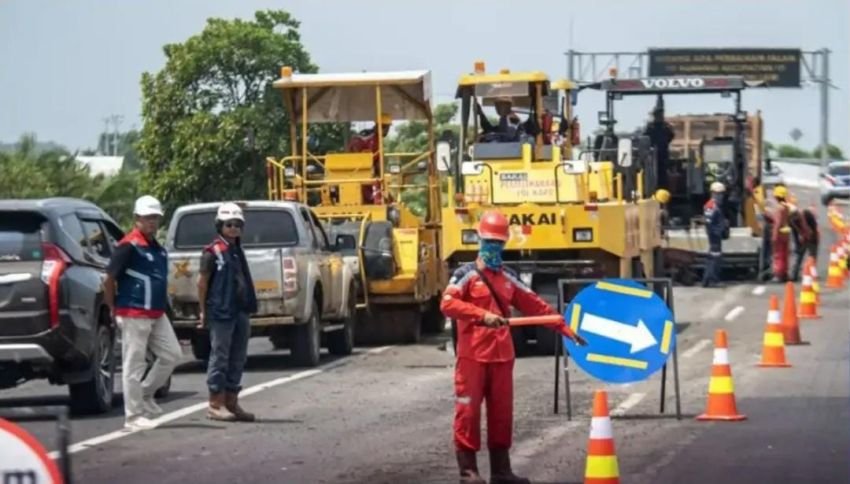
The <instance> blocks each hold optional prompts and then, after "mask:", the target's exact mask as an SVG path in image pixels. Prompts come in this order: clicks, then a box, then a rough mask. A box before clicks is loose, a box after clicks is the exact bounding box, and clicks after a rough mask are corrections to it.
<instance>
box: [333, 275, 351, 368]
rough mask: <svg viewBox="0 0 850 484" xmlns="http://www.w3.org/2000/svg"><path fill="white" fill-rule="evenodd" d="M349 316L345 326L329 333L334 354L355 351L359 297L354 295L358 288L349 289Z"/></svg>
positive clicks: (340, 354)
mask: <svg viewBox="0 0 850 484" xmlns="http://www.w3.org/2000/svg"><path fill="white" fill-rule="evenodd" d="M348 294H350V295H351V296H349V298H348V317H347V318H345V319H344V320H343V321H342V324H343V328H342V329H340V330H337V331H334V332H331V333H328V351H329V352H330V354H332V355H337V356H348V355H350V354H351V352H352V351H354V325H355V323H356V322H357V299H356V298H355V297H354V295H355V294H357V292H356V288H355V287H354V285H353V284H352V286H351V287H350V288H349V290H348Z"/></svg>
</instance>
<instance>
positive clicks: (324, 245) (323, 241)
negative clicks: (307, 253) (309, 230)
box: [310, 212, 330, 250]
mask: <svg viewBox="0 0 850 484" xmlns="http://www.w3.org/2000/svg"><path fill="white" fill-rule="evenodd" d="M310 219H311V220H312V222H313V232H314V233H315V234H316V239H317V240H318V241H319V248H320V249H322V250H328V246H329V245H330V244H328V236H327V234H325V229H324V228H323V227H322V224H321V222H319V219H318V218H317V217H316V214H315V213H313V212H310Z"/></svg>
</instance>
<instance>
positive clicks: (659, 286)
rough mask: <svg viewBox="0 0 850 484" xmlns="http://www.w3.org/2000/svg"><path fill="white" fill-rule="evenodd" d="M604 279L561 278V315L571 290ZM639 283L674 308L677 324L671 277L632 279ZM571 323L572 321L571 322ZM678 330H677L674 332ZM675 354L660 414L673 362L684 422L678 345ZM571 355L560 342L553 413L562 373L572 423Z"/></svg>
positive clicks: (663, 382) (663, 371) (678, 414)
mask: <svg viewBox="0 0 850 484" xmlns="http://www.w3.org/2000/svg"><path fill="white" fill-rule="evenodd" d="M604 280H605V279H604V278H574V279H559V280H558V312H559V313H563V312H564V310H565V309H566V307H567V305H568V303H569V302H570V301H568V300H565V295H566V294H568V293H570V292H571V291H575V292H576V293H578V292H579V291H580V290H581V289H582V288H583V287H585V286H588V285H592V284H595V283H597V282H600V281H604ZM630 280H632V281H635V282H639V283H641V284H643V285H645V286H648V287H649V288H651V290H652V291H653V292H655V293H656V294H658V296H659V297H661V298H662V299H663V300H664V302H665V303H666V304H667V307H668V308H669V309H670V313H671V315H672V316H673V318H674V319H673V321H675V315H676V311H675V308H674V305H673V280H672V279H670V278H662V277H651V278H632V279H630ZM567 323H568V324H569V321H567ZM674 331H675V329H674ZM562 351H565V355H564V363H563V367H561V363H560V357H561V354H562ZM671 352H672V355H671V357H670V358H669V359H668V361H667V362H666V363H665V364H664V366H663V367H662V368H661V389H660V390H661V392H660V393H661V394H660V409H659V412H660V413H661V414H664V413H665V403H666V388H667V365H668V364H669V363H670V360H672V363H673V384H674V391H675V394H674V396H675V399H676V419H677V420H681V419H682V401H681V393H680V389H679V357H678V345H675V344H674V345H672V348H671ZM569 356H570V354H569V352H568V351H567V349H566V346H565V345H564V344H563V342H561V341H560V339H559V340H558V341H557V345H556V348H555V378H554V379H555V385H554V395H553V413H555V414H557V413H558V410H559V403H560V400H559V392H560V376H561V371H563V372H564V393H565V395H564V396H565V400H566V402H565V403H566V407H567V419H568V420H572V413H573V412H572V398H571V389H570V372H569Z"/></svg>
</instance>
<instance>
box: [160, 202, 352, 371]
mask: <svg viewBox="0 0 850 484" xmlns="http://www.w3.org/2000/svg"><path fill="white" fill-rule="evenodd" d="M238 204H239V205H240V206H241V207H242V209H243V212H244V214H245V230H244V233H243V235H242V247H243V249H244V251H245V257H246V258H247V260H248V267H249V268H250V270H251V276H252V278H253V279H254V287H255V289H256V293H257V302H258V311H257V313H256V314H254V315H252V316H251V335H252V336H268V337H269V338H270V339H271V342H272V344H273V345H274V347H275V348H285V347H288V348H290V350H291V352H292V356H293V359H294V360H295V362H296V363H297V364H299V365H303V366H315V365H317V364H318V363H319V353H320V348H321V346H326V347H327V348H328V351H329V352H330V353H331V354H334V355H347V354H350V353H351V351H352V347H353V345H354V325H355V318H356V314H357V306H356V304H357V300H356V297H357V290H358V288H357V278H356V275H355V274H353V273H352V270H351V267H350V265H347V264H345V263H344V261H343V257H342V254H341V253H340V252H341V250H342V249H341V248H342V247H350V246H352V245H355V244H356V241H355V240H354V238H353V236H350V235H338V236H337V237H336V239H335V240H333V241H329V240H328V237H327V234H326V232H325V230H324V229H323V228H322V225H321V223H320V222H319V219H318V218H317V217H316V215H315V214H314V213H313V212H312V211H311V210H310V208H309V207H307V206H306V205H302V204H299V203H295V202H271V201H269V202H267V201H250V202H238ZM218 205H219V204H218V203H203V204H193V205H186V206H182V207H180V208H178V209H177V211H176V212H175V213H174V216H173V217H172V219H171V224H170V225H169V227H168V235H167V238H166V249H167V250H168V257H169V264H170V267H169V296H170V302H171V308H172V312H173V314H172V317H173V324H174V328H175V331H176V332H177V336H178V338H180V339H188V340H191V342H192V351H193V353H194V355H195V357H196V358H198V359H201V360H205V359H207V358H208V357H209V352H210V346H209V334H208V333H207V331H206V330H204V329H199V328H197V324H198V312H199V311H198V289H197V283H198V268H199V265H200V260H201V252H202V250H203V248H204V247H205V246H206V245H207V244H209V243H210V242H212V240H213V239H214V238H215V236H216V232H215V224H214V219H215V214H216V210H217V209H218ZM348 239H351V240H348Z"/></svg>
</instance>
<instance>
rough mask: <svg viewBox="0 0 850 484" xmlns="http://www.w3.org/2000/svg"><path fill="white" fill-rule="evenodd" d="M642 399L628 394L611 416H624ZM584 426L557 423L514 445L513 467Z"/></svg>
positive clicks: (527, 460)
mask: <svg viewBox="0 0 850 484" xmlns="http://www.w3.org/2000/svg"><path fill="white" fill-rule="evenodd" d="M644 397H646V393H632V394H629V396H628V397H626V399H625V400H623V401H622V403H620V404H619V405H617V408H615V409H614V411H613V412H611V415H615V414H616V415H622V414H624V413H625V412H626V411H628V410H629V409H630V408H632V407H634V406H635V405H637V404H638V403H640V401H641V400H643V398H644ZM586 424H587V422H586V421H578V420H573V421H571V422H563V423H558V424H557V425H553V426H551V427H549V428H547V429H546V430H544V431H543V432H541V433H540V434H539V435H538V436H536V437H532V438H529V439H526V440H523V441H522V442H519V443H517V444H515V445H514V450H513V451H512V452H511V453H512V460H513V465H514V466H515V467H517V468H521V467H525V466H527V465H529V464H530V463H531V462H532V461H533V460H534V457H535V456H537V455H538V454H541V453H543V452H545V451H547V450H550V449H552V448H553V447H555V446H558V445H561V443H562V442H563V441H564V437H565V436H566V434H567V433H569V432H570V431H571V430H575V429H576V428H577V427H580V426H581V425H586ZM588 428H589V426H588Z"/></svg>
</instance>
